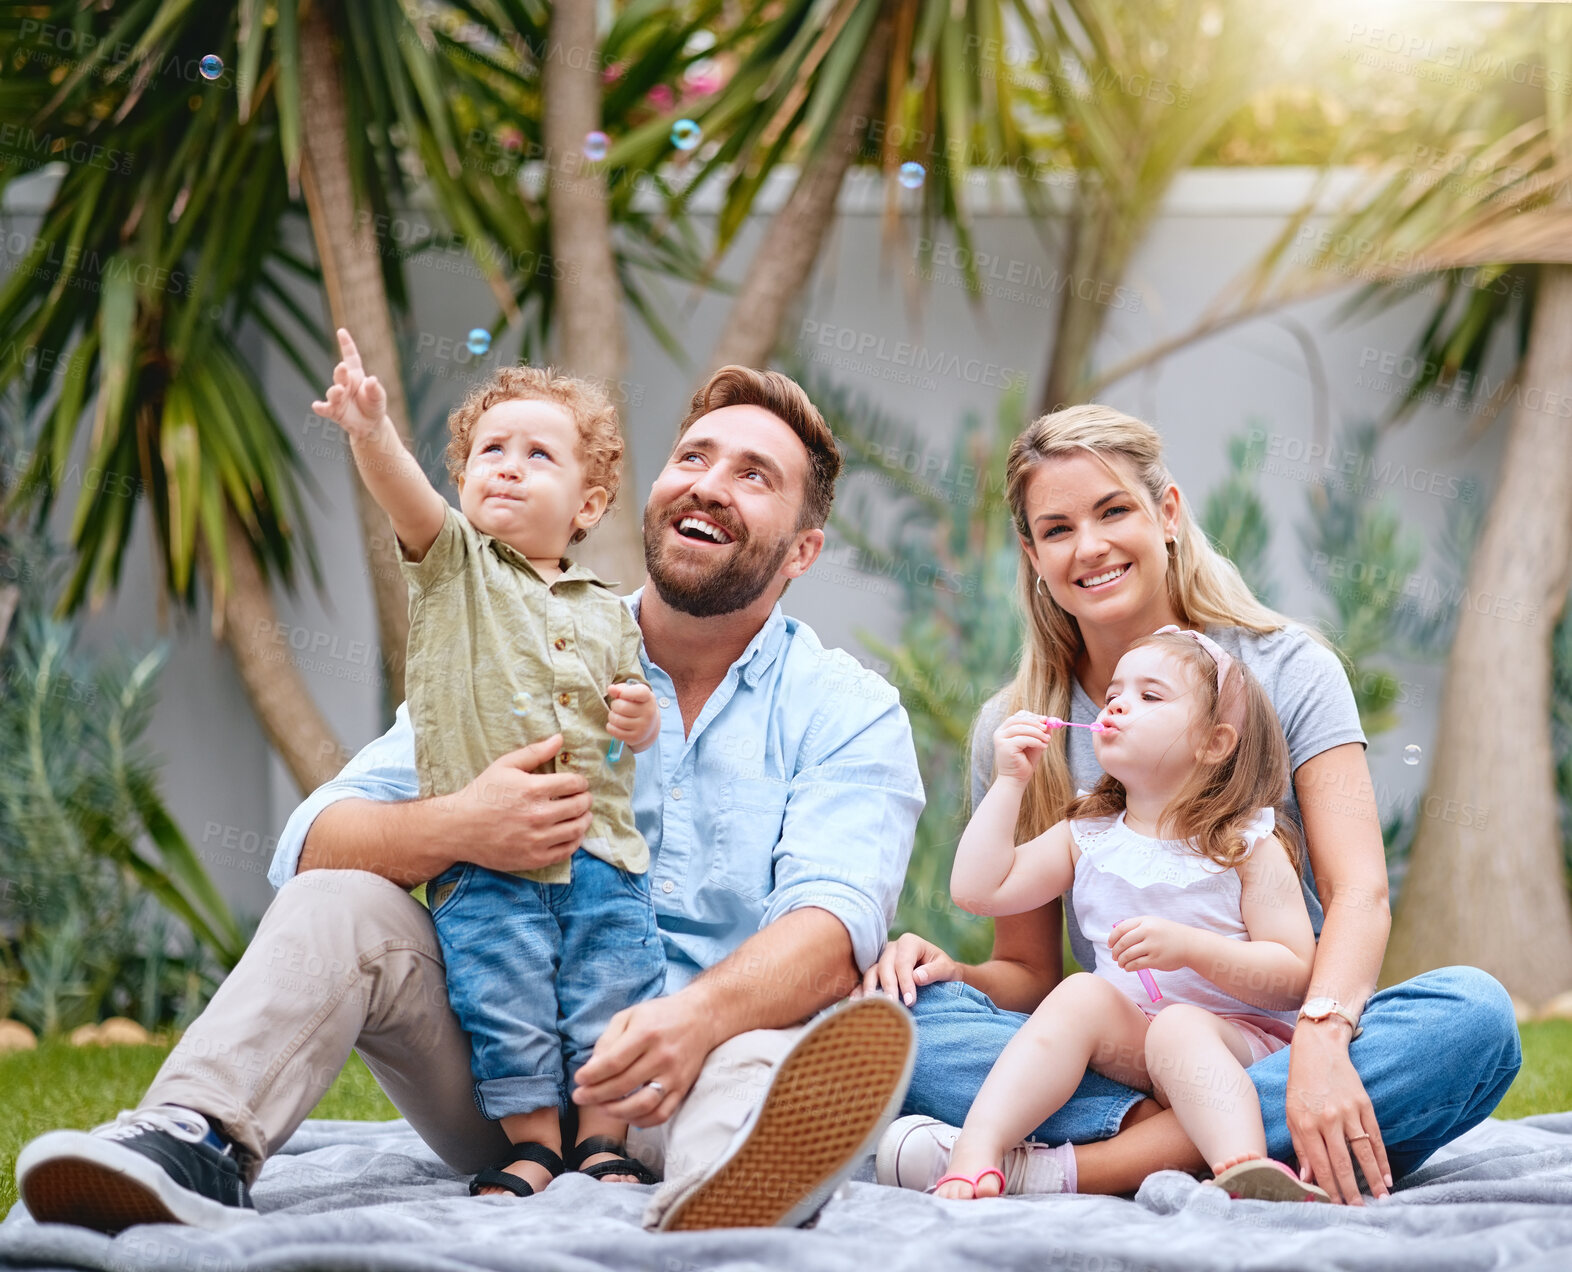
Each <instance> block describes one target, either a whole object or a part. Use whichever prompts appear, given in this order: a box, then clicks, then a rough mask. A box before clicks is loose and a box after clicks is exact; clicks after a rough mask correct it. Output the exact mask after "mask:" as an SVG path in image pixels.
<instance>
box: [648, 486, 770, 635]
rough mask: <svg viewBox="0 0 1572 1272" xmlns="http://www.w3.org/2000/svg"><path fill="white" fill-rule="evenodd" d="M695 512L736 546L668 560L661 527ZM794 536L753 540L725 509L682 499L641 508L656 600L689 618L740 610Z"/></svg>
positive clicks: (767, 579) (756, 592) (756, 593)
mask: <svg viewBox="0 0 1572 1272" xmlns="http://www.w3.org/2000/svg"><path fill="white" fill-rule="evenodd" d="M688 513H700V514H702V515H703V516H705V517H707V518H709V519H710V520H711V521H713V522H714V523H715V524H716V525H718V526H720V528H721V529H722V530H724V531H725V532H726V533H727V534H729V535H730V536H731V538H732V542H733V543H734V544H735V545H736V546H737V551H735V552H733V553H730V554H728V555H726V556H725V557H724V558H718V559H717V560H715V561H713V562H710V563H708V564H701V563H689V562H686V561H682V562H679V561H676V560H673V559H672V557H671V555H670V554H669V553H667V552H666V551H665V543H664V536H665V532H666V527H667V526H669V525H670V524H671V523H672V521H674V520H675V519H676V518H677V517H680V516H685V515H687V514H688ZM794 537H795V536H794V535H790V534H788V535H783V536H782V537H781V538H780V539H779V540H778V541H775V542H771V541H769V540H764V539H755V538H754V537H753V536H752V535H750V534H748V532H747V531H746V530H745V529H744V528H743V527H742V526H741V525H740V524H738V522H737V520H736V518H734V517H733V516H731V514H730V513H728V512H727V511H726V510H725V509H722V508H717V507H708V508H706V507H704V506H703V505H702V504H700V503H698V502H697V501H696V500H692V499H685V500H681V501H679V502H678V503H675V504H671V505H669V506H667V507H665V508H660V509H657V508H656V507H655V506H654V505H653V504H649V505H646V506H645V509H644V566H645V568H646V569H647V570H648V571H649V576H650V582H651V583H653V584H654V585H655V591H656V592H658V593H659V594H660V599H661V600H663V601H665V602H666V604H667V605H669V606H671V607H672V609H674V610H678V611H680V612H681V613H684V614H691V615H693V617H695V618H714V617H716V616H717V615H719V614H734V613H736V612H737V611H738V610H740V609H746V608H747V607H748V606H749V605H751V604H753V602H754V601H756V600H758V599H759V597H760V596H761V595H763V593H764V590H765V589H766V588H767V587H769V585H770V583H771V582H772V581H773V580H774V578H775V576H776V575H777V574H778V573H779V572H780V568H781V563H782V562H783V561H785V560H786V554H787V553H788V552H790V551H791V544H792V539H793V538H794Z"/></svg>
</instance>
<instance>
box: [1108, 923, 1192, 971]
mask: <svg viewBox="0 0 1572 1272" xmlns="http://www.w3.org/2000/svg"><path fill="white" fill-rule="evenodd" d="M1193 931H1194V929H1193V928H1191V927H1190V926H1188V925H1187V924H1184V923H1175V922H1173V920H1171V919H1154V918H1152V917H1151V916H1150V915H1142V916H1141V917H1140V918H1135V919H1126V920H1125V921H1124V922H1123V923H1121V924H1119V925H1118V926H1117V927H1116V928H1114V930H1113V931H1112V932H1110V933H1108V948H1109V949H1110V950H1111V951H1112V952H1113V956H1114V962H1116V963H1118V964H1119V966H1120V968H1122V969H1123V970H1124V971H1127V972H1139V971H1143V970H1145V971H1153V972H1177V971H1178V970H1179V969H1180V968H1181V967H1188V966H1189V965H1190V936H1191V934H1192V932H1193Z"/></svg>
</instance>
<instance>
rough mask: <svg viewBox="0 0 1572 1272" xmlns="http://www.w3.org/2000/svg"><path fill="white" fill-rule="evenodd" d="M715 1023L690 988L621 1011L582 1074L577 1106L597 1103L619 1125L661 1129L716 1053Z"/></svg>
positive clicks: (575, 1098) (576, 1093)
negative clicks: (713, 1026)
mask: <svg viewBox="0 0 1572 1272" xmlns="http://www.w3.org/2000/svg"><path fill="white" fill-rule="evenodd" d="M712 1023H713V1021H712V1016H711V1013H709V1012H707V1011H705V1010H703V1008H702V1005H701V1004H700V1002H699V1000H698V996H697V995H695V994H694V993H693V992H692V991H691V987H690V988H689V990H685V991H683V992H682V993H678V994H673V995H671V997H669V998H651V999H650V1000H649V1001H647V1002H642V1003H636V1004H635V1005H634V1006H632V1007H628V1008H625V1009H624V1010H622V1011H619V1012H618V1013H617V1014H616V1015H615V1016H613V1017H612V1018H611V1023H610V1024H609V1025H607V1026H606V1032H605V1033H603V1034H601V1036H600V1041H599V1042H597V1043H596V1044H595V1054H594V1055H592V1056H591V1057H590V1058H589V1059H588V1060H587V1061H585V1062H584V1066H583V1068H581V1069H580V1070H579V1072H578V1077H577V1079H576V1085H575V1086H574V1089H573V1102H574V1103H575V1104H579V1105H585V1104H590V1105H598V1106H600V1107H601V1108H603V1109H604V1110H605V1112H606V1114H607V1115H608V1116H609V1117H614V1118H616V1119H617V1120H618V1121H619V1122H629V1123H631V1124H632V1125H634V1126H659V1125H660V1124H661V1123H662V1122H664V1121H665V1120H666V1119H667V1118H669V1117H670V1116H671V1115H672V1114H673V1113H675V1112H676V1111H677V1106H678V1105H680V1104H681V1103H682V1101H683V1100H684V1098H686V1096H687V1094H688V1092H689V1091H690V1090H691V1089H692V1087H693V1083H694V1081H695V1080H696V1079H697V1078H698V1076H699V1070H700V1069H701V1068H703V1067H704V1058H705V1057H706V1056H707V1055H709V1054H710V1052H711V1051H713V1050H714V1049H715V1047H716V1045H717V1043H718V1041H719V1040H718V1039H716V1038H714V1037H712V1036H711V1032H710V1027H711V1024H712ZM651 1082H658V1083H659V1084H660V1087H659V1088H657V1087H653V1086H650V1085H649V1083H651ZM661 1088H664V1089H661Z"/></svg>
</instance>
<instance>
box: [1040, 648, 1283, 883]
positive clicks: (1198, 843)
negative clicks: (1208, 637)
mask: <svg viewBox="0 0 1572 1272" xmlns="http://www.w3.org/2000/svg"><path fill="white" fill-rule="evenodd" d="M1145 645H1155V646H1157V647H1158V648H1160V649H1161V650H1162V651H1163V653H1164V654H1166V655H1167V656H1169V657H1170V658H1173V659H1174V660H1176V661H1177V662H1178V663H1179V665H1180V667H1181V668H1182V670H1183V676H1184V679H1185V682H1186V683H1187V684H1189V685H1190V687H1191V689H1192V691H1193V692H1192V693H1191V695H1190V698H1191V701H1192V702H1193V703H1194V704H1195V707H1194V710H1193V714H1192V719H1193V727H1194V731H1195V735H1196V736H1197V737H1199V738H1207V737H1210V736H1211V733H1212V730H1213V729H1214V728H1215V727H1216V726H1217V725H1219V724H1221V723H1222V722H1223V712H1222V710H1221V704H1222V702H1223V701H1226V700H1230V699H1231V700H1233V701H1242V706H1243V717H1244V718H1243V721H1242V723H1241V726H1240V729H1239V737H1238V740H1237V741H1236V743H1235V744H1234V746H1233V747H1232V749H1231V750H1230V751H1229V753H1228V754H1227V755H1226V756H1224V757H1223V758H1222V759H1221V760H1217V761H1215V762H1212V763H1207V762H1206V761H1204V760H1203V761H1197V763H1196V766H1195V771H1194V772H1193V773H1191V775H1190V777H1189V780H1187V781H1186V782H1185V784H1184V785H1183V786H1182V787H1181V788H1180V789H1179V791H1178V792H1177V793H1176V794H1175V795H1174V797H1173V799H1172V800H1171V801H1170V802H1169V804H1168V805H1167V807H1166V808H1164V809H1163V812H1162V816H1161V818H1160V819H1159V826H1160V827H1169V826H1171V827H1172V828H1173V831H1174V833H1173V834H1172V836H1171V837H1172V838H1174V839H1179V840H1194V841H1195V847H1196V851H1197V852H1198V853H1200V855H1201V856H1203V857H1207V858H1210V859H1211V860H1212V861H1214V862H1216V863H1217V864H1218V865H1220V866H1237V865H1238V864H1239V863H1240V862H1241V861H1243V860H1244V858H1245V856H1246V855H1247V854H1248V852H1249V846H1248V844H1247V843H1246V842H1245V838H1244V835H1243V834H1242V830H1243V828H1244V825H1245V823H1246V822H1248V821H1249V820H1250V818H1251V817H1252V816H1254V814H1255V812H1256V810H1257V809H1259V808H1272V809H1274V810H1275V811H1276V812H1277V814H1278V817H1277V832H1278V837H1279V838H1281V839H1282V840H1283V842H1284V845H1285V846H1286V847H1287V849H1288V856H1289V860H1291V861H1292V862H1293V863H1294V869H1295V870H1298V871H1300V872H1301V873H1303V871H1304V848H1303V845H1302V844H1301V842H1300V838H1299V834H1298V832H1297V830H1296V828H1295V827H1294V826H1293V824H1292V822H1291V821H1290V819H1288V818H1286V817H1283V816H1282V815H1281V814H1282V802H1283V796H1284V795H1285V794H1286V793H1287V791H1288V742H1287V740H1286V739H1285V738H1284V737H1283V726H1282V725H1281V724H1280V723H1278V719H1277V712H1276V710H1274V709H1273V707H1272V701H1271V699H1270V698H1268V697H1267V696H1266V690H1265V689H1263V688H1262V687H1261V682H1260V681H1259V680H1257V679H1256V678H1255V675H1254V673H1253V672H1251V670H1250V669H1249V668H1248V667H1246V666H1245V665H1244V663H1243V662H1241V661H1240V660H1239V659H1237V658H1235V659H1232V660H1231V662H1230V665H1229V668H1228V678H1229V683H1228V684H1227V685H1226V686H1223V690H1222V692H1221V693H1219V686H1218V683H1217V679H1218V677H1217V664H1216V663H1215V662H1214V661H1213V660H1212V655H1211V654H1209V653H1208V652H1207V651H1206V650H1205V649H1203V648H1202V647H1201V644H1200V642H1199V641H1197V640H1196V639H1195V638H1194V637H1193V636H1186V635H1183V634H1182V633H1179V632H1166V633H1164V634H1162V635H1152V636H1143V637H1141V638H1140V639H1139V640H1137V641H1134V642H1132V644H1131V645H1130V648H1131V649H1140V648H1141V647H1142V646H1145ZM1124 807H1125V789H1124V783H1123V782H1121V781H1119V779H1118V778H1116V777H1110V776H1109V775H1108V774H1106V773H1105V774H1103V777H1102V779H1101V780H1100V781H1099V782H1098V783H1097V785H1096V786H1094V787H1093V788H1092V789H1091V790H1090V791H1089V792H1088V793H1087V794H1085V795H1082V796H1079V797H1078V798H1075V799H1072V800H1071V801H1070V805H1069V807H1068V808H1067V809H1065V813H1064V815H1065V817H1083V818H1091V817H1111V816H1115V815H1117V814H1118V813H1120V812H1122V811H1124Z"/></svg>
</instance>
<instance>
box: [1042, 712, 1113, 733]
mask: <svg viewBox="0 0 1572 1272" xmlns="http://www.w3.org/2000/svg"><path fill="white" fill-rule="evenodd" d="M1107 727H1108V726H1107V725H1106V724H1103V723H1101V722H1098V723H1095V724H1077V723H1076V722H1075V721H1074V720H1061V719H1060V718H1059V717H1058V716H1044V717H1043V728H1045V729H1090V730H1091V731H1092V732H1093V733H1101V732H1103V730H1105V729H1106V728H1107Z"/></svg>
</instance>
